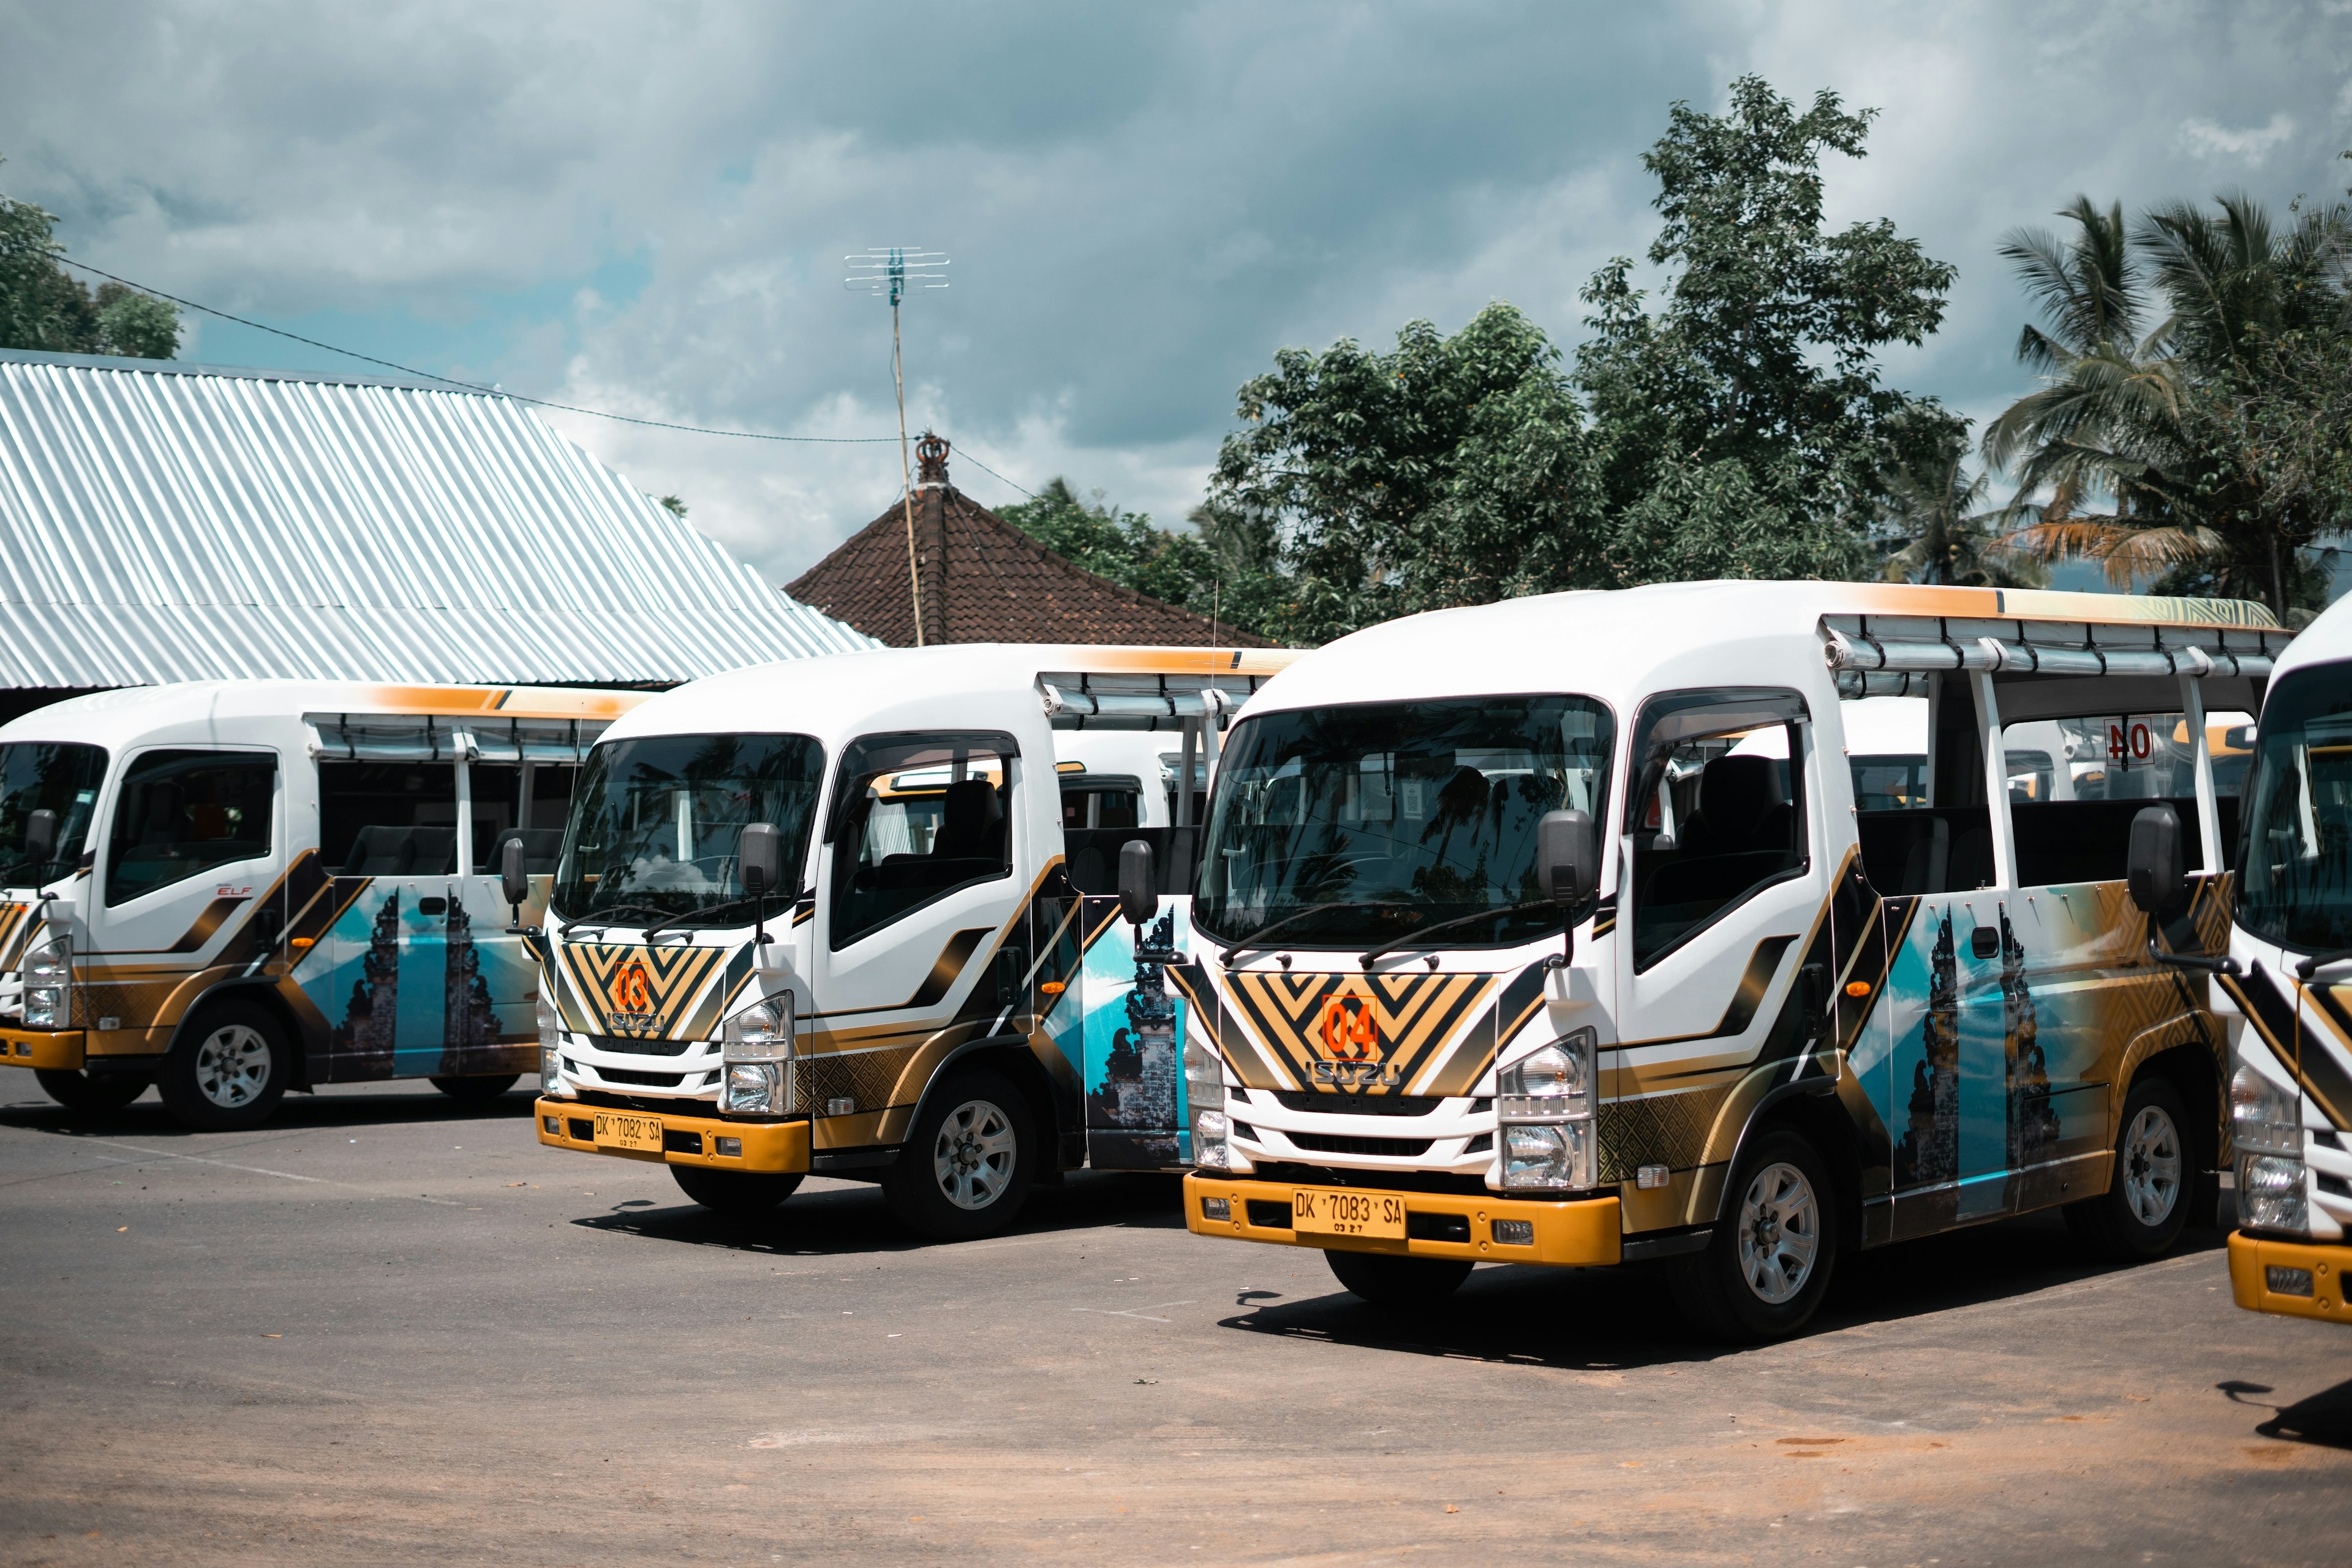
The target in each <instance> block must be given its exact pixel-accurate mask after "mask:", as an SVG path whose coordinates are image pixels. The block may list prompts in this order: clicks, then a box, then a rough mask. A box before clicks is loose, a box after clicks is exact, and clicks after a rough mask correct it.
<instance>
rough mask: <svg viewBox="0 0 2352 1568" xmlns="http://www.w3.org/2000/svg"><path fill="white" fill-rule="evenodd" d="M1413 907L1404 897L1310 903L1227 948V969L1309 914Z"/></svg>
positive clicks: (1225, 960) (1263, 926)
mask: <svg viewBox="0 0 2352 1568" xmlns="http://www.w3.org/2000/svg"><path fill="white" fill-rule="evenodd" d="M1412 907H1413V905H1412V903H1411V902H1409V901H1408V900H1403V899H1335V900H1331V901H1330V902H1329V903H1323V904H1309V905H1307V907H1306V908H1305V909H1303V910H1291V911H1290V912H1289V913H1288V914H1286V915H1285V916H1283V917H1282V918H1281V919H1280V920H1278V921H1272V922H1270V923H1268V924H1265V925H1262V926H1260V927H1258V928H1257V930H1255V931H1252V932H1251V933H1250V934H1249V935H1247V936H1245V937H1244V938H1242V939H1241V941H1239V942H1235V943H1234V945H1233V946H1231V947H1229V948H1227V949H1225V956H1224V965H1225V967H1226V968H1227V969H1231V968H1232V967H1233V966H1234V957H1235V955H1237V954H1239V953H1240V952H1243V951H1244V949H1247V948H1253V947H1263V946H1265V939H1266V938H1268V937H1270V936H1272V935H1273V934H1274V933H1275V932H1276V931H1280V930H1281V929H1282V928H1283V927H1285V926H1286V925H1295V924H1297V922H1298V921H1303V920H1305V919H1306V918H1307V916H1308V915H1319V914H1322V913H1324V912H1325V911H1327V910H1380V909H1412Z"/></svg>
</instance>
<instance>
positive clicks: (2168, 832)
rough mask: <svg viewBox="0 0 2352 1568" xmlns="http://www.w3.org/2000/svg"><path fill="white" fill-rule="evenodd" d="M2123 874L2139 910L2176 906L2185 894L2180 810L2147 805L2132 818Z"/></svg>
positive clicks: (2186, 872) (2186, 882) (2157, 911)
mask: <svg viewBox="0 0 2352 1568" xmlns="http://www.w3.org/2000/svg"><path fill="white" fill-rule="evenodd" d="M2126 867H2127V870H2126V873H2125V875H2126V885H2127V886H2128V887H2129V888H2130V889H2131V900H2132V902H2133V903H2135V904H2137V905H2138V906H2139V907H2140V909H2141V910H2142V912H2144V913H2147V914H2151V915H2153V914H2160V913H2162V912H2163V911H2164V910H2172V909H2178V908H2179V907H2180V905H2181V903H2182V902H2183V901H2184V900H2187V898H2188V897H2189V868H2188V864H2187V855H2186V852H2185V846H2184V845H2183V844H2182V841H2181V833H2180V814H2179V812H2177V811H2175V810H2173V809H2172V807H2170V806H2168V805H2151V806H2149V807H2148V808H2147V810H2145V811H2143V812H2141V813H2140V814H2139V815H2138V816H2135V817H2133V818H2132V825H2131V853H2130V857H2129V858H2128V859H2127V860H2126Z"/></svg>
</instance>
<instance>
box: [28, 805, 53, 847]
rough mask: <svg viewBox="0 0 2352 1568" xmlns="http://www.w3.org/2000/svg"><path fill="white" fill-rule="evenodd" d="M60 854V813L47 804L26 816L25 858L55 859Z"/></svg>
mask: <svg viewBox="0 0 2352 1568" xmlns="http://www.w3.org/2000/svg"><path fill="white" fill-rule="evenodd" d="M57 855H58V814H57V813H56V812H54V811H51V810H50V809H49V808H48V807H47V806H46V805H45V806H43V807H41V809H40V810H38V811H37V812H34V813H33V814H32V815H31V816H27V817H26V818H25V858H26V859H27V860H54V859H56V858H57Z"/></svg>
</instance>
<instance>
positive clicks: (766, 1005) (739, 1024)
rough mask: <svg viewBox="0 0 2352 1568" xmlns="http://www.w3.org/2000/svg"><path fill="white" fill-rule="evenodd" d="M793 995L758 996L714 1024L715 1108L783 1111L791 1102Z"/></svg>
mask: <svg viewBox="0 0 2352 1568" xmlns="http://www.w3.org/2000/svg"><path fill="white" fill-rule="evenodd" d="M792 1058H793V994H792V993H791V992H789V991H780V992H778V993H777V994H775V995H773V996H763V997H761V999H760V1000H758V1001H756V1002H754V1003H752V1004H751V1005H750V1006H748V1007H746V1008H744V1009H743V1010H742V1011H740V1012H739V1013H737V1014H736V1015H735V1016H732V1017H730V1018H729V1019H728V1020H727V1021H726V1023H724V1024H723V1025H721V1026H719V1059H720V1061H721V1063H722V1065H723V1067H724V1071H723V1072H722V1073H721V1074H720V1077H719V1110H721V1111H723V1112H733V1113H736V1114H739V1115H743V1116H789V1115H791V1114H792V1112H793V1109H794V1108H793V1061H792Z"/></svg>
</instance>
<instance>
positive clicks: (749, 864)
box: [735, 822, 784, 899]
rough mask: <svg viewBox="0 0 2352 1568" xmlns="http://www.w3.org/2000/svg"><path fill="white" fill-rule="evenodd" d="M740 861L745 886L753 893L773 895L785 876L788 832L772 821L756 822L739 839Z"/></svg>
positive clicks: (737, 847)
mask: <svg viewBox="0 0 2352 1568" xmlns="http://www.w3.org/2000/svg"><path fill="white" fill-rule="evenodd" d="M735 857H736V861H737V864H738V865H739V866H740V868H742V873H743V890H744V891H745V892H746V893H749V894H750V895H751V897H753V898H755V899H757V898H770V897H773V896H774V894H775V891H776V884H777V883H778V882H780V881H782V879H783V876H784V836H783V835H782V833H781V832H779V831H777V828H776V825H775V824H774V823H772V822H754V823H751V825H749V826H746V827H745V828H744V829H743V833H742V836H741V837H739V838H737V839H736V840H735Z"/></svg>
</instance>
